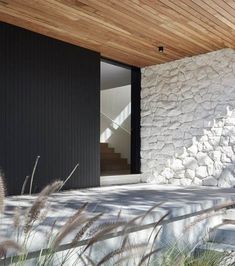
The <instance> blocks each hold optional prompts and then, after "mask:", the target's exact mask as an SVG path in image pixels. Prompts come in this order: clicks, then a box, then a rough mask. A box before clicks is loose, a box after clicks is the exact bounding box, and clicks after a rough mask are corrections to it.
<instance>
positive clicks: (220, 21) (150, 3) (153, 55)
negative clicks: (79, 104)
mask: <svg viewBox="0 0 235 266" xmlns="http://www.w3.org/2000/svg"><path fill="white" fill-rule="evenodd" d="M0 20H1V21H4V22H8V23H11V24H14V25H17V26H20V27H23V28H26V29H29V30H32V31H35V32H38V33H41V34H44V35H47V36H50V37H53V38H56V39H60V40H63V41H66V42H69V43H72V44H76V45H78V46H81V47H85V48H88V49H91V50H94V51H98V52H100V53H101V55H102V56H103V57H106V58H110V59H113V60H116V61H119V62H123V63H126V64H130V65H134V66H139V67H142V66H147V65H153V64H159V63H164V62H168V61H172V60H176V59H180V58H183V57H186V56H192V55H197V54H201V53H206V52H210V51H214V50H218V49H221V48H225V47H231V48H235V0H0ZM158 46H164V53H163V54H161V53H159V52H158Z"/></svg>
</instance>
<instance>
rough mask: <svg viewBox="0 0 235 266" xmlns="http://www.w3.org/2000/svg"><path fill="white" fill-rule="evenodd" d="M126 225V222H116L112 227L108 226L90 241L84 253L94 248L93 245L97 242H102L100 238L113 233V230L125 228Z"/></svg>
mask: <svg viewBox="0 0 235 266" xmlns="http://www.w3.org/2000/svg"><path fill="white" fill-rule="evenodd" d="M124 225H126V222H115V223H113V224H111V225H108V226H106V227H105V228H104V229H102V230H100V231H98V232H97V233H96V234H95V235H94V236H93V237H92V238H91V239H90V241H89V242H88V244H87V246H86V247H85V249H84V250H83V253H84V252H85V251H86V250H87V249H88V248H89V247H90V246H92V245H93V244H95V243H96V242H98V241H99V240H100V238H101V237H102V236H103V235H105V234H107V233H109V232H112V231H113V230H115V229H117V228H119V227H121V226H124Z"/></svg>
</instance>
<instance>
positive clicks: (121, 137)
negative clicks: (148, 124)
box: [100, 85, 131, 163]
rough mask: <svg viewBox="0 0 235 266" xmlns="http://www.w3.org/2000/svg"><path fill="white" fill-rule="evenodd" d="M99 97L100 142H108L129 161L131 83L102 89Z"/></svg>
mask: <svg viewBox="0 0 235 266" xmlns="http://www.w3.org/2000/svg"><path fill="white" fill-rule="evenodd" d="M100 97H101V99H100V102H101V105H100V109H101V119H100V120H101V123H100V142H105V143H109V146H110V147H113V148H115V151H116V152H118V153H121V156H122V158H127V159H128V163H130V145H131V143H130V141H131V135H130V130H131V116H130V112H131V85H127V86H123V87H117V88H112V89H107V90H102V91H101V96H100ZM109 118H110V119H109ZM112 120H113V121H115V122H116V124H115V123H113V122H112ZM118 125H119V126H118ZM128 132H129V133H128Z"/></svg>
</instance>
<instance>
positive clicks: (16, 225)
mask: <svg viewBox="0 0 235 266" xmlns="http://www.w3.org/2000/svg"><path fill="white" fill-rule="evenodd" d="M13 226H14V228H15V229H18V228H19V226H20V208H19V207H16V208H15V210H14V218H13Z"/></svg>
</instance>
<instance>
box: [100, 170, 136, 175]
mask: <svg viewBox="0 0 235 266" xmlns="http://www.w3.org/2000/svg"><path fill="white" fill-rule="evenodd" d="M130 173H131V170H130V169H125V170H106V171H101V176H120V175H129V174H130Z"/></svg>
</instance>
